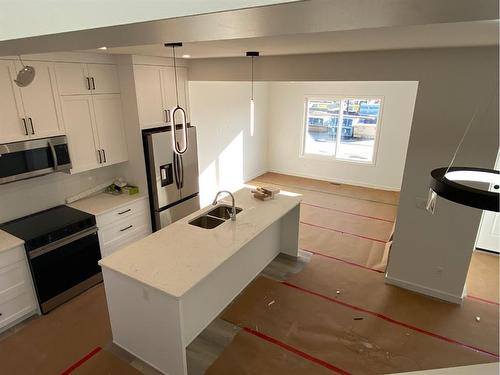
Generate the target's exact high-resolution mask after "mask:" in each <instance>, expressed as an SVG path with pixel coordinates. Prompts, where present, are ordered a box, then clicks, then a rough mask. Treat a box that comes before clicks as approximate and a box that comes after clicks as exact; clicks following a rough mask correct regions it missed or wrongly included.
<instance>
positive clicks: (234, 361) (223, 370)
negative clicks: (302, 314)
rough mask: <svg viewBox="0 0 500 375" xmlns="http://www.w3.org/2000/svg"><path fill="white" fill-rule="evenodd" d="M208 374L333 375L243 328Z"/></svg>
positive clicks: (329, 371)
mask: <svg viewBox="0 0 500 375" xmlns="http://www.w3.org/2000/svg"><path fill="white" fill-rule="evenodd" d="M205 374H206V375H280V374H286V375H305V374H307V375H331V374H332V372H331V370H328V369H326V368H324V367H322V366H320V365H318V364H316V363H313V362H311V361H309V360H306V359H304V358H302V357H300V356H299V355H297V354H294V353H292V352H290V351H287V350H284V349H282V348H281V347H279V346H277V345H274V344H272V343H270V342H267V341H265V340H262V339H261V338H258V337H256V336H254V335H252V334H250V333H248V332H245V331H244V330H241V331H240V332H239V333H238V334H237V335H236V336H235V337H234V339H233V341H232V342H231V344H230V345H229V346H228V347H227V348H226V349H225V350H224V352H223V353H222V354H221V355H220V356H219V358H217V360H216V361H215V362H214V363H213V364H212V366H210V368H209V369H208V370H207V371H206V372H205Z"/></svg>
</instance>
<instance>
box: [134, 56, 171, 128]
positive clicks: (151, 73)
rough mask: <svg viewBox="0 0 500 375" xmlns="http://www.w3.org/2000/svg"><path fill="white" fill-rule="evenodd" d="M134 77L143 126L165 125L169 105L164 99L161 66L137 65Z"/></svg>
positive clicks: (140, 120) (141, 124)
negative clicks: (167, 105)
mask: <svg viewBox="0 0 500 375" xmlns="http://www.w3.org/2000/svg"><path fill="white" fill-rule="evenodd" d="M134 78H135V90H136V95H137V108H138V111H139V123H140V126H141V128H143V129H144V128H149V127H152V126H162V125H165V121H166V118H165V110H166V109H167V107H166V104H165V103H164V101H163V92H162V85H161V74H160V68H159V67H156V66H144V65H135V66H134Z"/></svg>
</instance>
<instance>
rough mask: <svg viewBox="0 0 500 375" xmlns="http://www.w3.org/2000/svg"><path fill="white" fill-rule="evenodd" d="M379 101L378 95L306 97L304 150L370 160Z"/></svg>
mask: <svg viewBox="0 0 500 375" xmlns="http://www.w3.org/2000/svg"><path fill="white" fill-rule="evenodd" d="M381 104H382V99H381V98H375V99H374V98H331V99H323V98H321V99H320V98H309V99H307V101H306V116H305V117H306V124H305V132H304V148H303V153H304V154H305V155H322V156H327V157H333V158H335V159H340V160H350V161H358V162H364V163H372V162H373V160H374V154H375V145H376V138H377V134H378V131H377V129H378V127H379V123H380V108H381Z"/></svg>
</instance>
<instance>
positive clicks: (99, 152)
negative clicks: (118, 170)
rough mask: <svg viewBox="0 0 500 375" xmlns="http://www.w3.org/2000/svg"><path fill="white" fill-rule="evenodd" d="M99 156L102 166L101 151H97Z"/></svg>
mask: <svg viewBox="0 0 500 375" xmlns="http://www.w3.org/2000/svg"><path fill="white" fill-rule="evenodd" d="M97 154H98V155H99V164H102V156H101V150H97Z"/></svg>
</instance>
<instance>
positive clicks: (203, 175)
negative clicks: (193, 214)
mask: <svg viewBox="0 0 500 375" xmlns="http://www.w3.org/2000/svg"><path fill="white" fill-rule="evenodd" d="M267 92H268V87H267V84H266V83H257V84H255V87H254V98H255V128H254V133H253V135H252V134H251V129H250V83H249V82H194V81H191V82H189V99H190V111H191V123H192V124H193V125H195V126H196V128H197V134H198V161H199V168H200V197H201V204H202V206H204V205H206V204H209V203H210V202H211V201H212V199H213V197H214V195H215V193H216V192H217V191H218V190H235V189H238V188H239V187H241V184H243V183H244V182H245V181H247V180H249V179H252V178H253V177H255V176H258V175H260V174H262V173H264V172H266V171H267V137H268V135H267V127H266V121H267V103H268V96H267Z"/></svg>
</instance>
